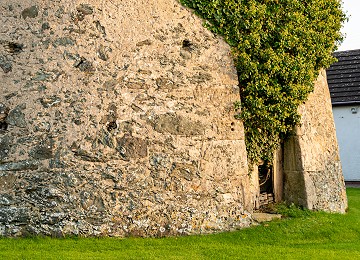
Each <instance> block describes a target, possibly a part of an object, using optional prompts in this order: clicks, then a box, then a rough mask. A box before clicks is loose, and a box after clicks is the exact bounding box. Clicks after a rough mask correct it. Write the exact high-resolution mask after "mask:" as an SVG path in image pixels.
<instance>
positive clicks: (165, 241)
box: [0, 188, 360, 260]
mask: <svg viewBox="0 0 360 260" xmlns="http://www.w3.org/2000/svg"><path fill="white" fill-rule="evenodd" d="M347 193H348V198H349V210H348V213H347V214H343V215H342V214H329V213H324V212H311V211H302V210H299V209H296V208H294V207H290V208H289V209H286V210H283V214H284V213H285V214H286V215H288V217H287V218H285V219H282V220H279V221H273V222H269V223H264V224H262V225H259V226H255V227H251V228H248V229H243V230H239V231H234V232H227V233H221V234H215V235H203V236H201V235H199V236H187V237H172V238H127V239H119V238H68V239H51V238H23V239H9V238H3V239H0V259H193V260H195V259H276V260H278V259H341V260H344V259H360V189H357V188H349V189H347Z"/></svg>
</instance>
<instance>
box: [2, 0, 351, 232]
mask: <svg viewBox="0 0 360 260" xmlns="http://www.w3.org/2000/svg"><path fill="white" fill-rule="evenodd" d="M202 23H203V22H202V21H201V20H200V19H199V18H197V17H196V16H195V15H194V14H193V13H191V11H189V10H188V9H186V8H184V7H182V6H181V5H180V4H179V3H178V2H177V1H176V0H136V1H135V0H128V1H120V0H100V1H95V0H89V1H86V2H83V1H79V0H72V1H70V0H63V1H45V0H35V1H30V0H22V1H19V0H11V1H10V0H2V1H1V3H0V24H1V26H0V93H1V95H0V235H2V236H26V235H38V234H43V235H50V236H64V235H81V236H165V235H179V234H195V233H209V232H215V231H224V230H232V229H235V228H240V227H246V226H249V225H250V224H251V223H252V218H251V212H252V211H253V209H254V205H255V204H256V200H257V197H258V193H259V191H258V180H257V177H256V175H253V176H249V175H248V162H247V157H246V149H245V143H244V132H243V126H242V122H241V121H239V120H235V119H234V115H235V114H236V113H238V111H234V106H233V102H234V101H236V100H239V87H238V81H237V75H236V70H235V67H234V65H233V62H232V58H231V55H230V49H229V47H228V46H227V44H226V43H225V42H224V41H223V40H222V39H221V38H220V37H217V36H215V35H213V34H212V33H211V32H209V31H208V30H207V29H205V28H204V27H203V26H202ZM325 85H326V82H325ZM320 91H322V92H320V94H319V95H318V96H317V97H318V99H317V101H315V103H314V102H313V103H314V104H313V103H312V104H311V105H310V106H312V107H314V109H315V110H317V106H318V105H321V106H324V104H326V105H325V107H326V106H327V110H326V109H325V110H326V111H327V112H328V106H329V105H328V104H330V103H329V102H328V101H329V97H328V96H326V95H322V93H323V92H324V91H325V92H326V91H327V90H324V89H322V90H320ZM325 92H324V93H325ZM324 100H325V101H326V102H324ZM319 103H321V104H319ZM307 107H309V105H305V106H304V108H303V110H304V111H305V110H306V109H307ZM330 108H331V105H330ZM306 111H308V110H306ZM321 116H322V115H321ZM324 116H326V120H327V121H326V122H329V127H328V128H326V129H329V131H330V132H331V133H330V136H331V139H326V138H328V136H329V132H327V131H323V132H319V131H318V130H319V129H323V128H322V126H321V125H317V124H318V123H316V122H315V121H313V117H312V116H309V117H304V120H305V121H306V120H307V121H306V122H308V123H306V122H305V123H304V124H303V125H304V126H305V128H304V132H303V133H302V134H301V135H300V134H299V135H297V136H294V138H293V139H292V142H291V141H290V142H288V144H289V146H288V147H289V148H288V151H290V153H289V154H291V156H290V157H289V158H300V159H303V161H301V160H300V163H299V164H291V163H286V160H284V165H285V168H286V167H287V166H289V165H290V166H289V167H290V168H289V167H288V168H289V171H286V170H284V176H285V181H284V185H285V186H284V187H285V191H286V192H284V194H285V195H286V196H285V200H286V199H287V198H288V200H289V201H296V202H298V203H300V204H303V205H304V206H307V207H310V208H312V209H320V210H327V211H334V212H344V211H345V209H346V196H345V195H344V194H345V193H344V190H345V189H344V184H343V179H342V173H341V166H340V161H339V158H338V152H337V144H336V138H335V135H334V133H335V132H334V131H335V130H334V127H333V121H332V116H331V113H330V114H329V113H327V114H326V115H325V114H324ZM316 118H317V119H319V117H318V116H316ZM324 120H325V119H324ZM324 120H321V122H324ZM314 122H315V123H314ZM314 124H315V125H316V127H315V128H311V131H310V132H309V133H308V132H307V130H308V129H309V127H307V126H310V125H314ZM319 124H321V123H319ZM314 135H315V136H316V140H317V141H318V142H319V145H318V146H313V144H314V142H313V140H314V139H309V138H310V137H311V136H314ZM309 136H310V137H309ZM325 139H326V140H329V141H326V142H325V141H324V140H325ZM299 140H300V141H299ZM299 142H300V144H299ZM294 147H295V148H296V149H295V148H294ZM286 149H287V148H285V149H284V151H287V150H286ZM325 150H326V151H328V152H326V154H325V155H326V160H323V159H324V158H323V157H321V158H320V157H318V156H317V155H320V154H322V153H323V152H324V151H325ZM305 151H306V155H305ZM308 152H309V153H308ZM336 156H337V157H336ZM284 158H287V157H286V153H285V154H284ZM308 158H310V159H308ZM334 158H335V159H334ZM289 160H290V162H292V159H289ZM311 160H313V161H316V162H317V161H319V160H320V161H322V163H320V164H319V165H320V166H319V167H317V165H314V167H315V168H314V169H307V168H306V167H305V168H306V169H305V168H304V165H307V163H308V162H310V161H311ZM295 161H296V160H295ZM288 162H289V161H288ZM301 162H303V163H301ZM328 162H329V163H328ZM330 162H333V163H330ZM334 163H335V164H334ZM329 165H330V166H329ZM333 165H334V166H333ZM291 167H292V168H291ZM304 169H305V170H306V173H307V174H308V175H309V176H310V177H307V178H311V180H312V181H314V183H315V182H316V183H317V184H316V183H315V184H314V185H315V186H314V188H313V189H312V190H311V192H312V193H311V195H312V196H313V197H314V198H318V199H317V200H316V199H313V202H311V205H310V204H309V203H308V201H309V200H308V199H307V197H310V196H309V194H310V193H309V188H308V187H310V186H311V185H310V186H309V185H307V184H308V181H307V180H305V181H303V182H302V183H303V184H304V185H303V187H302V186H301V185H300V186H299V185H295V184H292V182H295V183H296V182H297V180H300V179H301V180H303V179H304V176H305V175H304V174H305V171H304ZM289 172H296V174H297V175H291V174H290V175H287V173H289ZM308 175H306V176H308ZM293 176H295V177H293ZM294 178H295V179H294ZM296 178H297V179H296ZM305 184H306V185H307V186H306V185H305ZM305 186H306V187H305ZM325 186H326V188H325ZM295 187H296V188H295ZM311 187H313V186H311ZM323 192H326V193H327V194H329V198H327V197H326V198H323V197H324V196H325V195H324V194H322V193H323ZM322 196H323V197H322ZM328 201H331V203H330V204H331V206H329V205H330V204H329V203H328Z"/></svg>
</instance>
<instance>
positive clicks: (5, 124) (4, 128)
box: [0, 122, 8, 131]
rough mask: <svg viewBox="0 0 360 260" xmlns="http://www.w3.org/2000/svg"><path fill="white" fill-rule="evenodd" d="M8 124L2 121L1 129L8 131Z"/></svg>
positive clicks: (0, 123)
mask: <svg viewBox="0 0 360 260" xmlns="http://www.w3.org/2000/svg"><path fill="white" fill-rule="evenodd" d="M7 128H8V124H7V123H6V122H0V131H6V130H7Z"/></svg>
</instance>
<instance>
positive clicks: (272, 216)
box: [252, 212, 282, 223]
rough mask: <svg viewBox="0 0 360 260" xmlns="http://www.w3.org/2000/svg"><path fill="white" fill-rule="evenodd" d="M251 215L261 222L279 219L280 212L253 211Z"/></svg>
mask: <svg viewBox="0 0 360 260" xmlns="http://www.w3.org/2000/svg"><path fill="white" fill-rule="evenodd" d="M252 217H253V219H254V220H255V221H256V222H258V223H262V222H268V221H272V220H275V219H281V217H282V216H281V214H270V213H262V212H258V213H253V214H252Z"/></svg>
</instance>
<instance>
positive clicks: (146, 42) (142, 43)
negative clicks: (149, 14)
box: [136, 39, 152, 47]
mask: <svg viewBox="0 0 360 260" xmlns="http://www.w3.org/2000/svg"><path fill="white" fill-rule="evenodd" d="M151 44H152V42H151V41H150V40H149V39H147V40H144V41H141V42H138V43H137V44H136V46H137V47H142V46H146V45H151Z"/></svg>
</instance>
